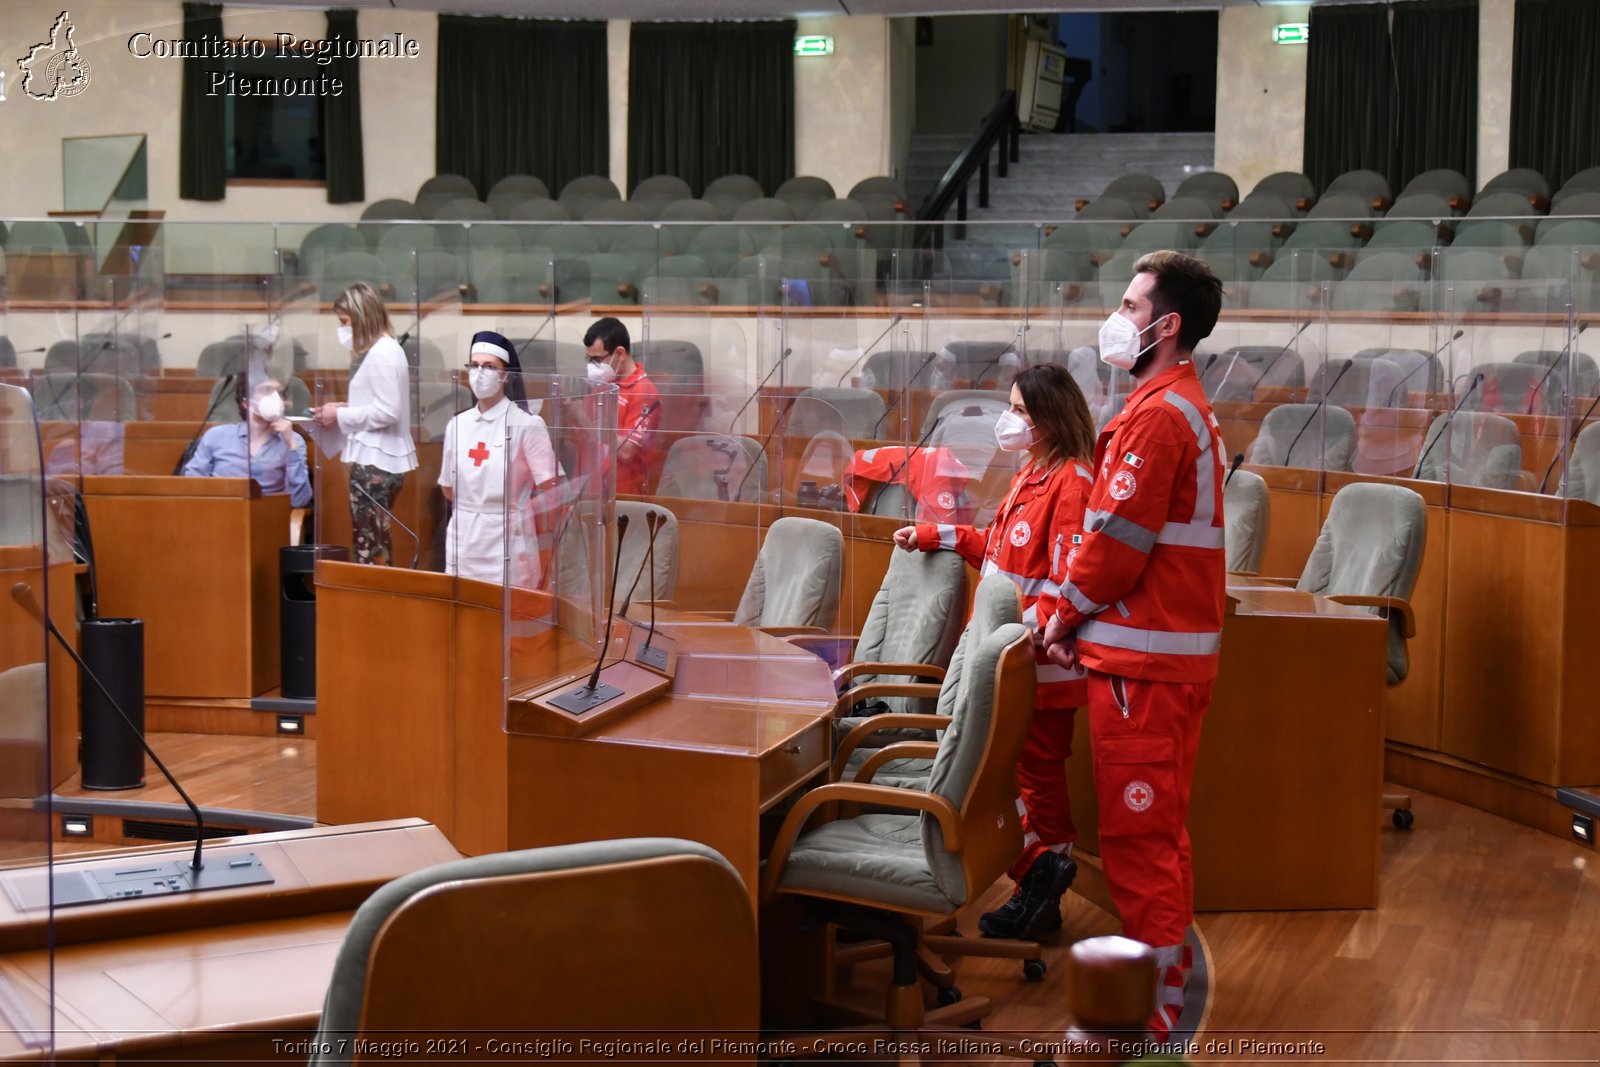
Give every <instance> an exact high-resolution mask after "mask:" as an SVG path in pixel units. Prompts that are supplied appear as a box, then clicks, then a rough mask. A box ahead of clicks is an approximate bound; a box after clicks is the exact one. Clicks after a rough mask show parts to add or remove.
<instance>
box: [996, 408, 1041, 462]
mask: <svg viewBox="0 0 1600 1067" xmlns="http://www.w3.org/2000/svg"><path fill="white" fill-rule="evenodd" d="M994 439H995V441H996V442H998V443H999V445H1000V448H1001V449H1002V450H1003V451H1006V452H1022V451H1025V450H1027V449H1029V448H1032V447H1033V427H1032V426H1029V425H1028V424H1027V423H1025V422H1023V421H1022V416H1021V415H1018V414H1017V413H1016V412H1015V411H1002V412H1001V413H1000V417H999V418H998V419H996V420H995V424H994Z"/></svg>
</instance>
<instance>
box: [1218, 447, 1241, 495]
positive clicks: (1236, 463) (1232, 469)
mask: <svg viewBox="0 0 1600 1067" xmlns="http://www.w3.org/2000/svg"><path fill="white" fill-rule="evenodd" d="M1242 466H1244V453H1243V452H1236V453H1234V456H1233V462H1232V463H1230V464H1228V476H1227V477H1226V478H1224V479H1222V489H1223V492H1227V489H1228V483H1229V482H1231V481H1233V476H1234V475H1235V474H1237V473H1238V472H1239V468H1240V467H1242Z"/></svg>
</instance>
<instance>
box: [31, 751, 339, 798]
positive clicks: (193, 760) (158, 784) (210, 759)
mask: <svg viewBox="0 0 1600 1067" xmlns="http://www.w3.org/2000/svg"><path fill="white" fill-rule="evenodd" d="M149 741H150V747H151V748H153V749H155V750H156V752H158V753H160V755H161V759H162V761H163V762H165V763H166V765H167V769H168V770H170V771H171V772H172V773H173V774H174V775H175V776H176V777H177V779H178V781H179V782H182V783H183V788H184V789H185V790H187V791H188V793H189V796H190V797H191V798H192V799H193V800H194V802H195V803H196V804H197V805H199V806H200V807H204V808H235V809H238V810H241V811H264V812H271V813H272V814H275V815H296V816H300V817H302V818H307V819H313V818H316V814H317V743H316V742H315V741H312V740H309V739H307V738H304V737H241V736H226V735H218V734H151V735H150V738H149ZM56 792H57V793H58V794H59V795H61V796H82V797H93V798H95V799H97V800H140V801H144V802H146V803H151V804H182V803H183V801H182V799H181V798H180V797H179V796H178V794H177V792H176V791H175V790H174V789H173V788H172V787H171V786H170V785H168V784H167V782H166V779H164V778H162V777H161V772H160V771H158V770H156V766H155V764H154V763H151V762H150V761H149V759H148V758H147V759H146V760H145V785H144V788H143V789H121V790H116V791H114V792H107V791H105V790H100V789H84V788H83V786H82V784H81V783H80V781H79V777H78V776H77V775H73V776H72V777H71V778H69V779H68V780H67V782H66V784H65V785H63V786H62V787H61V788H60V789H58V790H56Z"/></svg>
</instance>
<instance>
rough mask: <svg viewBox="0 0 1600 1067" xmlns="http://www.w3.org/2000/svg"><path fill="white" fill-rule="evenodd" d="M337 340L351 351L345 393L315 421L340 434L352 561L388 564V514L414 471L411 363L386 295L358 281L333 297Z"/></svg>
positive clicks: (318, 413)
mask: <svg viewBox="0 0 1600 1067" xmlns="http://www.w3.org/2000/svg"><path fill="white" fill-rule="evenodd" d="M333 311H334V314H336V315H338V316H339V343H340V344H341V345H343V346H344V347H345V348H347V349H349V350H350V351H351V353H352V357H353V358H352V362H351V366H352V367H353V368H354V373H353V374H351V376H350V392H349V396H350V399H349V401H348V402H334V403H328V404H323V405H322V406H321V407H320V408H318V409H317V411H316V421H317V425H318V426H320V427H322V428H323V430H325V431H329V436H327V437H325V438H324V440H325V441H326V442H327V445H326V447H327V448H328V450H329V451H331V450H332V447H333V444H332V440H329V437H331V438H333V439H337V440H342V442H343V448H342V449H341V450H340V452H339V455H340V458H341V459H343V460H344V461H345V462H346V463H348V464H349V465H350V531H351V535H352V540H353V544H352V549H353V551H354V552H355V560H356V562H357V563H376V564H381V565H383V566H388V565H389V563H390V557H391V545H390V532H389V516H388V514H387V513H386V512H387V511H389V510H393V508H394V499H395V497H396V496H398V495H399V493H400V486H401V484H402V483H403V482H404V480H405V475H406V472H407V471H412V470H416V467H417V448H416V445H414V444H412V442H411V367H410V364H409V363H407V362H406V354H405V352H404V350H402V349H401V347H400V342H398V341H396V340H395V339H394V330H393V329H392V328H391V327H390V325H389V312H388V310H387V309H385V308H384V306H383V299H382V298H381V297H380V296H378V294H377V292H376V291H375V290H374V289H373V288H372V286H370V285H368V284H367V283H366V282H356V283H355V284H354V285H352V286H350V287H349V288H348V289H346V290H345V291H344V292H342V293H340V294H339V298H338V299H337V300H335V301H334V302H333Z"/></svg>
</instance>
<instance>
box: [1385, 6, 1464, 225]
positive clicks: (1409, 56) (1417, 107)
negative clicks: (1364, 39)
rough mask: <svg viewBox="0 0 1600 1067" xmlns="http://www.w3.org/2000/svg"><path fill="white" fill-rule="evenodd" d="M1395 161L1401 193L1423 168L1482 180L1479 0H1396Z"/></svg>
mask: <svg viewBox="0 0 1600 1067" xmlns="http://www.w3.org/2000/svg"><path fill="white" fill-rule="evenodd" d="M1392 43H1393V45H1394V65H1395V77H1396V80H1397V82H1398V92H1397V93H1396V95H1395V145H1394V160H1393V163H1392V166H1391V170H1390V172H1389V182H1390V184H1391V187H1392V188H1393V189H1394V191H1395V193H1396V194H1398V193H1399V192H1400V190H1401V189H1402V188H1403V187H1404V186H1405V184H1406V182H1408V181H1410V180H1411V179H1412V178H1415V177H1416V176H1417V175H1418V174H1421V173H1422V172H1423V171H1427V170H1435V169H1437V168H1439V167H1449V168H1450V169H1452V170H1458V171H1460V172H1461V173H1462V174H1465V175H1466V176H1467V184H1468V185H1469V186H1471V187H1472V188H1474V189H1476V188H1477V187H1478V183H1477V169H1478V0H1410V2H1409V3H1404V4H1396V5H1395V6H1394V27H1393V33H1392Z"/></svg>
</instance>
